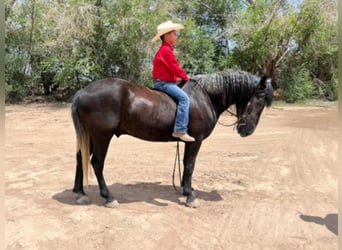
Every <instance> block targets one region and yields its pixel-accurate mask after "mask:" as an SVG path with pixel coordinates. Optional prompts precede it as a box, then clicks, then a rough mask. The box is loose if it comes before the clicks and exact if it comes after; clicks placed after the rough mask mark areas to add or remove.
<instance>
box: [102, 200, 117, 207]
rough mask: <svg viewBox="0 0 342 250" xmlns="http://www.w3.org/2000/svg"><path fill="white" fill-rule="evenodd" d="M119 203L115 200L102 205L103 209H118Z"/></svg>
mask: <svg viewBox="0 0 342 250" xmlns="http://www.w3.org/2000/svg"><path fill="white" fill-rule="evenodd" d="M119 205H120V204H119V202H118V201H117V200H113V201H110V202H106V203H105V204H104V206H105V207H109V208H118V207H119Z"/></svg>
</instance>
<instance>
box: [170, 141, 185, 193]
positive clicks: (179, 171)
mask: <svg viewBox="0 0 342 250" xmlns="http://www.w3.org/2000/svg"><path fill="white" fill-rule="evenodd" d="M177 162H178V174H179V184H180V186H182V174H181V168H180V157H179V141H177V147H176V157H175V164H174V165H173V173H172V185H173V188H174V190H175V191H176V192H177V193H180V194H183V192H181V190H180V189H178V188H177V187H176V184H175V174H176V165H177Z"/></svg>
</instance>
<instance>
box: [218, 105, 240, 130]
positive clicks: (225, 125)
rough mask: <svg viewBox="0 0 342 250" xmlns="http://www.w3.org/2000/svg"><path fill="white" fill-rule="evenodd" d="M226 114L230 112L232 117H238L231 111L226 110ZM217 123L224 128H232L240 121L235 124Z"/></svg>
mask: <svg viewBox="0 0 342 250" xmlns="http://www.w3.org/2000/svg"><path fill="white" fill-rule="evenodd" d="M226 112H228V113H229V114H230V115H233V116H236V117H237V115H236V114H234V113H233V112H231V111H230V110H228V109H227V110H226ZM217 123H218V124H220V125H221V126H224V127H232V126H235V125H236V124H238V120H237V121H236V122H234V123H232V124H228V125H227V124H223V123H222V122H220V121H217Z"/></svg>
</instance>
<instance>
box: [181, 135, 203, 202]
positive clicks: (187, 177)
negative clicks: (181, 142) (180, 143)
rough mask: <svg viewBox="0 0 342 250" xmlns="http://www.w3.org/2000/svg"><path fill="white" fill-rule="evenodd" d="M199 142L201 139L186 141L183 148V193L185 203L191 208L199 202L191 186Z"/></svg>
mask: <svg viewBox="0 0 342 250" xmlns="http://www.w3.org/2000/svg"><path fill="white" fill-rule="evenodd" d="M201 144H202V142H201V141H196V142H189V143H186V144H185V150H184V158H183V164H184V172H183V180H182V187H183V194H184V195H185V196H187V199H186V203H185V205H186V206H188V207H193V208H196V207H199V202H198V200H197V198H196V195H195V192H194V189H193V188H192V174H193V172H194V169H195V161H196V157H197V154H198V151H199V149H200V147H201Z"/></svg>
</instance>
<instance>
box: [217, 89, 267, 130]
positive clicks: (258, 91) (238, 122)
mask: <svg viewBox="0 0 342 250" xmlns="http://www.w3.org/2000/svg"><path fill="white" fill-rule="evenodd" d="M267 88H268V86H267V84H266V85H265V88H263V89H259V88H257V89H256V90H255V92H254V94H253V95H252V97H251V98H250V100H249V101H248V103H247V105H246V109H247V107H248V106H250V105H251V100H252V99H253V98H254V97H255V96H257V95H260V96H265V93H266V90H267ZM225 111H226V112H227V113H229V114H230V115H232V116H235V117H237V118H238V115H237V114H235V113H233V112H232V111H230V110H229V109H226V110H225ZM241 121H243V117H240V118H238V119H237V120H236V121H235V122H234V123H232V124H224V123H222V122H220V121H219V120H218V121H217V123H218V124H220V125H221V126H224V127H232V126H234V130H235V128H236V127H237V128H239V127H240V126H243V125H245V124H246V122H241Z"/></svg>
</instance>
